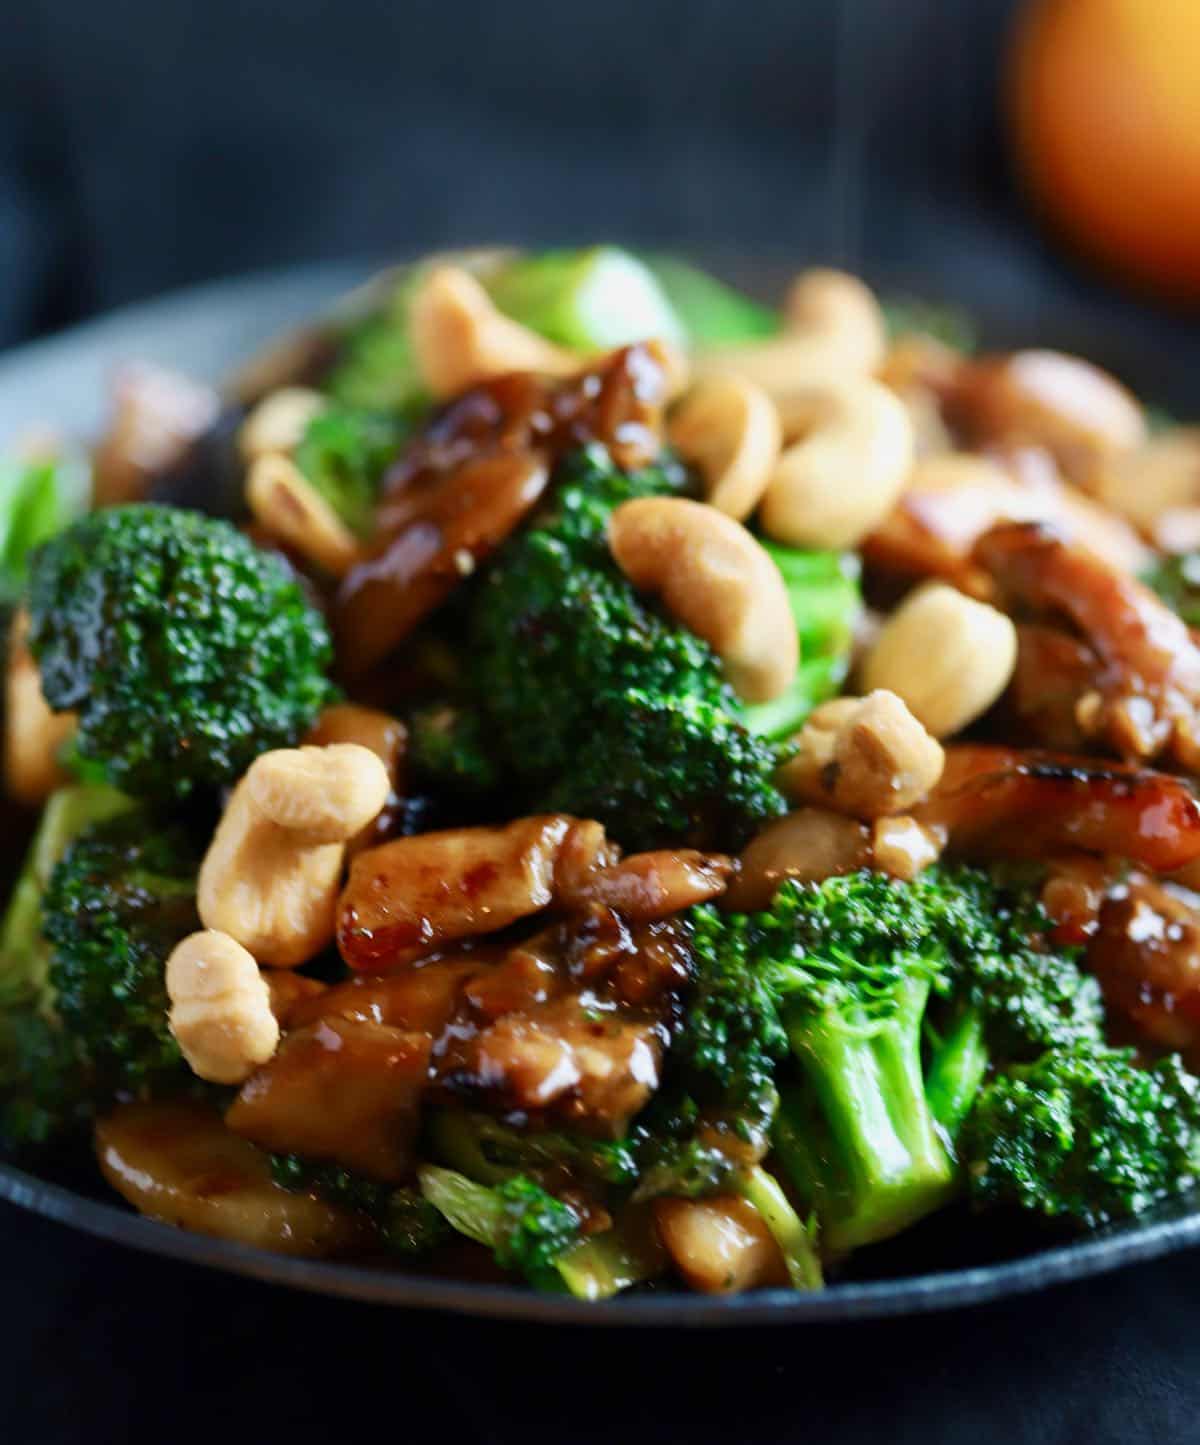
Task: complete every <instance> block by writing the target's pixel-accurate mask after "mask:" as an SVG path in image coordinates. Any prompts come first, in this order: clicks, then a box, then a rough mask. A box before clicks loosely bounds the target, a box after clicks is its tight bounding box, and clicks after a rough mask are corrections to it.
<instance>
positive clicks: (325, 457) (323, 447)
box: [295, 404, 412, 537]
mask: <svg viewBox="0 0 1200 1445" xmlns="http://www.w3.org/2000/svg"><path fill="white" fill-rule="evenodd" d="M411 429H412V428H411V423H410V422H409V421H408V420H407V419H406V418H405V417H404V416H403V415H402V414H400V413H397V412H381V411H367V410H364V409H362V408H356V407H348V406H338V405H336V404H335V405H333V406H330V407H328V408H327V409H326V410H325V411H322V412H319V413H318V414H317V415H316V416H314V417H313V419H312V420H311V421H310V422H309V424H308V426H307V428H306V429H305V432H304V435H303V437H302V438H301V439H300V445H299V446H298V447H297V448H296V457H295V460H296V465H297V466H298V467H299V468H300V470H301V471H302V472H303V473H304V476H305V478H306V479H307V480H308V481H309V482H310V483H311V484H312V486H313V487H314V488H315V489H316V491H318V492H319V493H320V494H321V496H322V497H324V499H325V500H326V501H327V502H328V503H329V505H330V506H331V507H332V508H333V510H334V511H335V512H336V513H337V514H338V516H339V517H340V518H341V519H342V521H343V522H345V524H346V526H347V527H349V529H350V530H351V531H352V532H354V533H355V534H356V535H358V536H359V537H366V536H368V535H369V534H370V532H371V528H372V526H373V524H374V519H375V499H376V497H377V496H378V495H379V484H380V482H381V481H382V479H383V475H384V472H385V471H386V470H387V467H388V463H389V462H391V461H392V460H393V458H394V457H395V456H396V455H397V453H398V452H399V450H400V448H401V446H402V445H403V443H404V441H405V439H406V438H407V436H408V435H409V433H410V431H411Z"/></svg>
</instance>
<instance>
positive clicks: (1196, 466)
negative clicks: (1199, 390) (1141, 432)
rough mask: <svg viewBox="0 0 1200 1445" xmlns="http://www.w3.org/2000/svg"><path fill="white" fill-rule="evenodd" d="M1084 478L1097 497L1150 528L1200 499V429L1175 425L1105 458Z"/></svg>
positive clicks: (1098, 499)
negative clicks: (1140, 443)
mask: <svg viewBox="0 0 1200 1445" xmlns="http://www.w3.org/2000/svg"><path fill="white" fill-rule="evenodd" d="M1086 480H1087V489H1088V491H1089V492H1091V493H1092V495H1093V496H1094V497H1095V498H1096V499H1097V501H1100V502H1103V503H1104V505H1105V506H1106V507H1111V508H1112V510H1113V511H1114V512H1119V513H1120V514H1121V515H1122V516H1123V517H1128V518H1129V519H1130V521H1132V522H1136V523H1137V525H1138V526H1139V527H1142V528H1143V529H1144V530H1145V531H1147V532H1149V531H1152V530H1153V529H1154V527H1155V525H1156V524H1157V522H1158V521H1159V518H1160V517H1161V516H1162V515H1163V513H1164V512H1168V511H1173V510H1175V509H1177V508H1180V507H1188V506H1192V505H1194V504H1195V503H1196V502H1200V427H1172V428H1171V430H1170V431H1165V432H1163V433H1162V434H1161V435H1159V436H1155V437H1151V438H1150V440H1149V441H1148V442H1147V443H1146V444H1145V446H1141V447H1137V448H1135V449H1134V450H1133V451H1126V452H1117V453H1114V454H1113V455H1111V456H1109V457H1105V458H1103V459H1102V460H1101V462H1100V463H1099V464H1098V466H1097V467H1096V469H1095V471H1093V472H1092V474H1091V475H1090V476H1089V477H1088V478H1087V479H1086Z"/></svg>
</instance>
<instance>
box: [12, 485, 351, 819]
mask: <svg viewBox="0 0 1200 1445" xmlns="http://www.w3.org/2000/svg"><path fill="white" fill-rule="evenodd" d="M29 606H30V615H31V626H30V634H29V641H30V647H31V649H32V651H33V654H34V656H35V657H36V658H37V660H38V663H39V665H40V667H41V674H42V687H43V690H44V692H45V694H46V699H47V701H48V702H49V704H50V706H51V707H52V708H54V709H55V710H56V711H60V712H61V711H66V710H71V709H74V710H76V711H77V712H78V714H79V730H78V742H77V746H78V749H79V753H80V754H81V756H82V757H84V758H89V759H94V760H97V761H100V762H102V763H103V764H104V767H105V770H106V772H107V776H108V778H109V781H111V782H112V783H114V784H115V785H116V786H118V787H120V788H122V789H123V790H124V791H126V792H129V793H132V794H134V795H136V796H139V797H155V798H171V797H182V796H184V795H186V794H188V793H190V792H191V791H193V790H194V789H196V788H200V787H214V788H215V787H219V786H221V785H223V784H225V783H229V782H232V781H233V780H234V779H235V778H237V777H238V776H239V775H240V774H241V773H243V772H244V771H245V770H246V768H247V767H248V766H249V765H250V763H251V762H252V761H253V760H254V758H255V757H257V756H258V754H259V753H261V752H263V751H265V750H267V749H269V748H273V747H281V746H285V745H287V744H290V743H294V742H296V740H297V739H298V738H299V737H300V736H301V734H302V733H303V732H304V731H305V730H306V728H307V727H308V726H309V725H310V724H311V722H312V721H313V719H314V718H315V717H316V714H317V712H318V711H319V710H320V708H321V707H322V706H323V705H324V704H325V703H326V702H327V701H328V700H329V699H330V697H331V695H332V690H331V686H330V684H329V682H328V680H327V679H326V677H325V668H326V667H327V666H328V665H329V663H330V661H331V658H332V646H331V643H330V639H329V633H328V630H327V628H326V626H325V623H324V620H323V619H322V617H321V615H320V613H319V612H317V611H316V609H315V608H313V607H312V606H310V605H309V603H308V602H307V601H306V600H305V597H304V594H303V593H302V592H301V590H300V588H299V586H298V585H297V583H296V582H295V580H294V579H293V578H292V577H291V575H290V574H289V572H288V569H287V567H286V565H285V564H284V563H283V562H282V560H281V559H280V558H278V557H276V556H274V555H271V554H268V553H266V552H260V551H259V550H258V549H257V548H255V547H254V545H253V544H252V543H251V542H250V541H249V540H248V539H247V538H246V537H244V536H242V535H241V533H239V532H237V531H236V530H235V529H234V528H233V527H231V526H230V525H229V524H228V523H227V522H222V521H218V520H216V519H214V518H211V517H204V516H201V515H199V514H198V513H194V512H186V511H181V510H178V509H175V508H170V507H160V506H154V505H135V506H128V507H115V508H112V509H110V510H108V511H104V512H98V513H94V514H92V515H91V516H88V517H84V518H83V519H82V520H80V521H79V522H77V523H75V525H74V526H73V527H71V528H69V529H68V530H67V531H66V532H63V533H61V534H60V535H59V536H58V537H56V538H54V539H53V540H52V541H51V542H49V543H48V544H47V545H46V546H45V547H43V548H42V549H41V550H40V551H39V552H38V553H37V555H36V557H35V559H34V563H33V568H32V576H31V584H30V594H29Z"/></svg>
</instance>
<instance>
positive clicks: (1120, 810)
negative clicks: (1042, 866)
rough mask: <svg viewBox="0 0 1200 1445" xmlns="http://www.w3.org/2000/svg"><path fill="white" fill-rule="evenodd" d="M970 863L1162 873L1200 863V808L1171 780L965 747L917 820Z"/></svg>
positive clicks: (949, 756)
mask: <svg viewBox="0 0 1200 1445" xmlns="http://www.w3.org/2000/svg"><path fill="white" fill-rule="evenodd" d="M914 817H916V819H917V820H918V822H920V823H922V824H924V825H925V827H927V828H930V829H933V830H942V831H944V833H945V835H946V838H947V840H948V847H949V849H950V851H952V852H953V853H956V854H959V855H960V856H963V857H967V858H1044V857H1046V856H1047V855H1053V854H1057V853H1062V852H1066V851H1069V850H1081V851H1083V852H1085V853H1098V854H1110V855H1112V856H1114V857H1118V858H1128V859H1129V860H1130V861H1132V862H1134V863H1137V864H1140V865H1141V866H1142V867H1145V868H1150V869H1153V870H1154V871H1156V872H1166V871H1170V870H1171V869H1174V868H1182V867H1183V866H1184V865H1185V864H1186V863H1189V862H1191V860H1192V859H1194V858H1196V857H1198V856H1200V803H1198V802H1197V800H1196V798H1195V797H1194V796H1193V795H1192V792H1191V790H1190V789H1189V788H1188V786H1187V784H1186V783H1184V782H1182V781H1181V780H1180V779H1178V778H1172V777H1168V776H1166V775H1165V774H1162V773H1155V772H1151V771H1149V770H1144V769H1137V768H1132V767H1127V766H1123V765H1121V764H1117V763H1100V762H1093V761H1089V760H1088V759H1086V758H1078V757H1073V756H1071V755H1069V754H1059V753H1047V752H1036V751H1029V752H1022V751H1021V750H1019V749H1015V748H1007V747H999V746H985V745H977V744H970V743H964V744H960V745H958V746H955V747H949V748H947V749H946V768H945V771H944V772H943V774H942V778H941V781H940V782H939V783H938V785H937V787H936V788H934V790H933V792H932V793H931V794H930V796H929V799H928V801H927V802H925V803H923V804H921V806H920V807H919V808H917V809H915V810H914Z"/></svg>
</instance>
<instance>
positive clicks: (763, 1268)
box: [654, 1194, 788, 1294]
mask: <svg viewBox="0 0 1200 1445" xmlns="http://www.w3.org/2000/svg"><path fill="white" fill-rule="evenodd" d="M654 1221H655V1223H656V1224H657V1225H658V1232H659V1235H660V1237H661V1238H662V1242H663V1244H664V1245H665V1246H666V1249H667V1253H668V1254H669V1255H670V1256H671V1262H672V1263H673V1264H674V1266H675V1268H676V1269H677V1270H678V1271H679V1273H680V1274H681V1275H682V1276H683V1278H684V1280H685V1281H686V1282H687V1284H688V1286H689V1287H690V1288H691V1289H695V1290H699V1291H700V1292H701V1293H702V1294H740V1293H741V1292H742V1291H744V1290H748V1289H762V1288H765V1287H767V1286H769V1285H786V1284H787V1282H788V1276H787V1266H786V1265H785V1263H784V1259H783V1254H782V1252H781V1250H780V1248H779V1245H778V1244H776V1242H775V1239H774V1237H773V1236H772V1234H771V1231H770V1230H769V1229H768V1228H767V1225H766V1222H765V1220H764V1219H763V1217H762V1215H761V1214H759V1212H758V1211H757V1210H756V1209H755V1208H754V1206H753V1205H752V1204H750V1203H748V1202H747V1201H746V1200H745V1199H742V1198H741V1197H740V1196H739V1195H736V1194H717V1195H713V1196H711V1197H710V1198H708V1199H658V1200H656V1201H655V1203H654Z"/></svg>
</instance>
